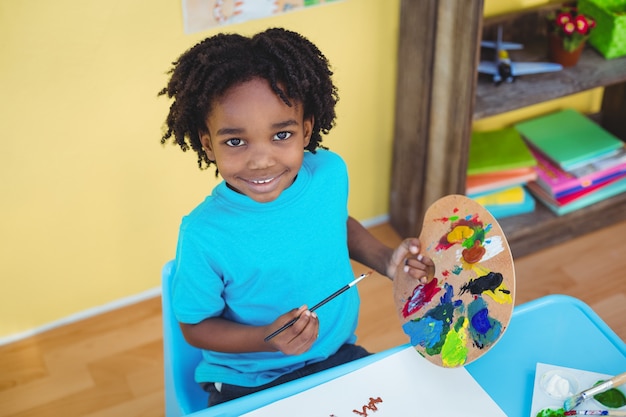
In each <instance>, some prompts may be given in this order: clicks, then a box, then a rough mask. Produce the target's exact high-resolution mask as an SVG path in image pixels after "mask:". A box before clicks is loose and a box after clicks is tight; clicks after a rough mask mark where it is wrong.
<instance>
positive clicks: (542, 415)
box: [536, 408, 565, 417]
mask: <svg viewBox="0 0 626 417" xmlns="http://www.w3.org/2000/svg"><path fill="white" fill-rule="evenodd" d="M561 416H565V409H563V408H559V409H556V410H555V409H552V408H544V409H543V410H541V411H539V412H538V413H537V416H536V417H561Z"/></svg>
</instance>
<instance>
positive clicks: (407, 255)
mask: <svg viewBox="0 0 626 417" xmlns="http://www.w3.org/2000/svg"><path fill="white" fill-rule="evenodd" d="M402 272H403V273H404V274H406V275H408V276H409V277H411V278H413V279H415V280H417V281H418V282H419V283H420V284H426V283H428V282H430V281H431V280H432V279H433V278H434V276H435V263H434V262H433V261H432V259H430V258H429V257H427V256H424V255H422V254H421V253H420V241H419V239H418V238H408V239H405V240H403V241H402V243H401V244H400V246H398V247H397V248H396V249H395V250H394V251H393V254H392V255H391V259H390V261H389V265H387V276H388V277H389V278H391V279H395V278H396V277H397V276H398V274H400V273H402Z"/></svg>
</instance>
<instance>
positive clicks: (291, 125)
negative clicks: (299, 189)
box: [200, 79, 313, 203]
mask: <svg viewBox="0 0 626 417" xmlns="http://www.w3.org/2000/svg"><path fill="white" fill-rule="evenodd" d="M292 103H293V101H292ZM206 124H207V129H208V132H201V134H200V139H201V140H202V145H203V146H204V148H205V152H206V153H207V156H208V157H209V159H210V160H212V161H215V163H216V165H217V168H218V170H219V172H220V174H221V175H222V177H223V178H224V180H225V181H226V182H227V183H228V185H229V186H230V187H231V188H234V189H235V190H236V191H238V192H240V193H242V194H245V195H247V196H248V197H250V198H251V199H253V200H254V201H257V202H259V203H266V202H269V201H273V200H275V199H276V198H278V196H279V195H280V193H281V192H282V191H283V190H285V189H287V188H288V187H289V186H290V185H291V184H292V183H293V181H294V180H295V178H296V175H297V174H298V171H299V170H300V166H301V165H302V159H303V157H304V148H305V147H306V146H307V145H308V144H309V140H310V138H311V130H312V128H313V120H312V119H304V115H303V109H302V105H301V103H295V105H293V106H292V107H289V106H287V105H286V104H285V103H284V102H283V101H282V100H281V99H280V98H279V97H278V96H277V95H276V93H274V92H273V91H272V90H271V88H270V86H269V84H268V83H267V81H265V80H262V79H253V80H251V81H248V82H245V83H243V84H239V85H236V86H234V87H232V88H231V89H229V90H227V92H226V93H225V94H224V95H223V96H222V97H220V98H218V99H217V100H216V101H215V102H214V103H213V105H212V110H211V112H210V113H209V115H208V117H207V119H206Z"/></svg>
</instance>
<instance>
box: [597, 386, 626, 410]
mask: <svg viewBox="0 0 626 417" xmlns="http://www.w3.org/2000/svg"><path fill="white" fill-rule="evenodd" d="M602 382H604V381H598V382H596V383H595V384H594V386H595V385H598V384H601V383H602ZM593 398H594V399H595V400H596V401H597V402H599V403H600V404H602V405H603V406H605V407H608V408H620V407H623V406H625V405H626V396H624V393H623V392H622V391H620V390H618V389H617V388H611V389H610V390H608V391H604V392H601V393H600V394H596V395H594V396H593Z"/></svg>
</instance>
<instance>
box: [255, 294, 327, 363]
mask: <svg viewBox="0 0 626 417" xmlns="http://www.w3.org/2000/svg"><path fill="white" fill-rule="evenodd" d="M296 317H299V318H298V320H296V322H295V323H294V324H293V325H292V326H290V327H288V328H286V329H285V330H283V331H282V332H280V333H279V334H278V335H276V336H274V337H273V338H272V339H270V340H269V341H267V343H268V344H269V345H270V346H271V347H272V348H274V349H276V350H279V351H281V352H282V353H284V354H285V355H300V354H301V353H304V352H306V351H308V350H309V349H311V346H313V343H314V342H315V341H316V340H317V337H318V333H319V320H318V319H317V314H315V313H312V312H310V311H309V309H308V307H307V306H306V305H304V306H302V307H300V308H294V309H293V310H291V311H290V312H288V313H286V314H283V315H282V316H280V317H279V318H278V319H276V321H274V323H272V324H270V325H269V326H267V330H268V332H267V334H270V333H272V332H273V331H275V330H277V329H279V328H280V327H282V326H283V325H284V324H285V323H288V322H289V321H290V320H292V319H294V318H296Z"/></svg>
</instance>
